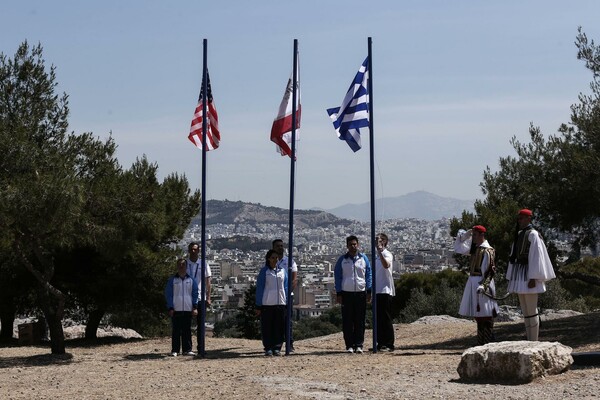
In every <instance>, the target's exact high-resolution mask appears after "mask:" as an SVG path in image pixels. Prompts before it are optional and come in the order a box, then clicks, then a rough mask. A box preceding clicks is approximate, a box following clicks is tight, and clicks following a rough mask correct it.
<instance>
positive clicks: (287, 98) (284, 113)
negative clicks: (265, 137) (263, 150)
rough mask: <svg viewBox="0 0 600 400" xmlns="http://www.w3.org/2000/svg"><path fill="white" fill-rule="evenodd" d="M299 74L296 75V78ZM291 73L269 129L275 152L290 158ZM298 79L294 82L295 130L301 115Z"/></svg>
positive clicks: (297, 127) (298, 126)
mask: <svg viewBox="0 0 600 400" xmlns="http://www.w3.org/2000/svg"><path fill="white" fill-rule="evenodd" d="M299 75H300V74H299V73H298V74H297V76H299ZM293 76H294V74H293V72H292V76H290V79H289V80H288V83H287V86H286V88H285V93H284V94H283V99H282V100H281V104H280V105H279V111H278V112H277V117H275V120H274V121H273V126H272V127H271V141H272V142H274V143H275V144H276V145H277V146H276V148H277V151H278V152H279V153H281V155H282V156H285V155H287V156H290V157H291V156H292V149H291V145H292V90H293V87H292V80H293ZM299 80H300V78H298V81H297V82H296V129H299V128H300V114H301V112H300V111H301V106H300V83H299ZM297 140H298V131H296V141H297Z"/></svg>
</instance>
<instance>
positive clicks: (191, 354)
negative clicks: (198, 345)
mask: <svg viewBox="0 0 600 400" xmlns="http://www.w3.org/2000/svg"><path fill="white" fill-rule="evenodd" d="M184 354H185V355H186V356H195V355H196V353H194V352H193V351H188V352H187V353H184Z"/></svg>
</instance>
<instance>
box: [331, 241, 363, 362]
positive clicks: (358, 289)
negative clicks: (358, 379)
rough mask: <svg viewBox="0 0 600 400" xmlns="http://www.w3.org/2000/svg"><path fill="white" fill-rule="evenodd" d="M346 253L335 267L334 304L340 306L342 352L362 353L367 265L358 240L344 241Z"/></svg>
mask: <svg viewBox="0 0 600 400" xmlns="http://www.w3.org/2000/svg"><path fill="white" fill-rule="evenodd" d="M346 248H347V249H348V252H347V253H346V254H344V255H343V256H341V257H340V258H339V259H338V260H337V263H336V264H335V270H334V281H335V292H336V300H337V303H338V304H340V305H341V306H342V328H343V332H344V343H345V345H346V352H348V353H359V354H362V352H363V344H364V340H365V318H366V313H367V302H370V299H371V283H372V280H371V278H372V277H371V264H370V262H369V259H368V258H367V256H366V255H365V254H363V253H360V252H359V251H358V250H359V244H358V238H357V237H356V236H354V235H351V236H348V237H347V238H346Z"/></svg>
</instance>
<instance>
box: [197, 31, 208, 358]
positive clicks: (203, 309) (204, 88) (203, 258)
mask: <svg viewBox="0 0 600 400" xmlns="http://www.w3.org/2000/svg"><path fill="white" fill-rule="evenodd" d="M202 44H203V46H202V47H203V49H202V203H201V205H202V206H201V221H202V223H201V225H202V228H201V236H200V238H201V239H200V240H201V242H200V243H201V253H200V257H201V258H200V265H201V267H200V271H201V272H200V281H201V286H200V287H201V293H199V295H200V326H198V327H197V329H200V333H199V334H198V338H199V343H198V347H199V349H198V351H199V355H200V357H204V356H205V354H206V353H205V334H206V326H205V325H206V300H205V296H206V278H205V277H206V240H205V239H206V145H207V144H206V131H207V124H208V105H207V97H208V96H207V92H208V72H207V71H208V66H207V48H208V40H207V39H204V40H203V43H202Z"/></svg>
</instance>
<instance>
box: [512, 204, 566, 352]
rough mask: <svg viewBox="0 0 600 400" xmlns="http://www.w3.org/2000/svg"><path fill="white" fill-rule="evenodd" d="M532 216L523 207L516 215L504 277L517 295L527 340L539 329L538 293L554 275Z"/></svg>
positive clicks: (537, 332) (535, 337) (535, 336)
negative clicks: (512, 240) (513, 234)
mask: <svg viewBox="0 0 600 400" xmlns="http://www.w3.org/2000/svg"><path fill="white" fill-rule="evenodd" d="M532 217H533V213H532V212H531V210H528V209H526V208H524V209H522V210H520V211H519V214H518V215H517V229H516V231H515V239H514V242H513V245H512V250H511V253H510V258H509V263H508V270H507V272H506V279H508V291H509V292H510V293H516V294H518V296H519V303H520V304H521V310H522V311H523V318H524V321H525V331H526V332H527V340H533V341H536V340H538V335H539V331H540V324H539V315H538V309H537V301H538V294H539V293H544V292H545V291H546V284H545V282H546V281H549V280H550V279H554V278H555V277H556V275H555V274H554V268H553V267H552V262H551V261H550V257H549V256H548V250H547V249H546V245H545V244H544V241H543V240H542V236H541V235H540V233H539V232H538V231H536V230H535V229H534V228H533V225H532V224H531V219H532Z"/></svg>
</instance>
